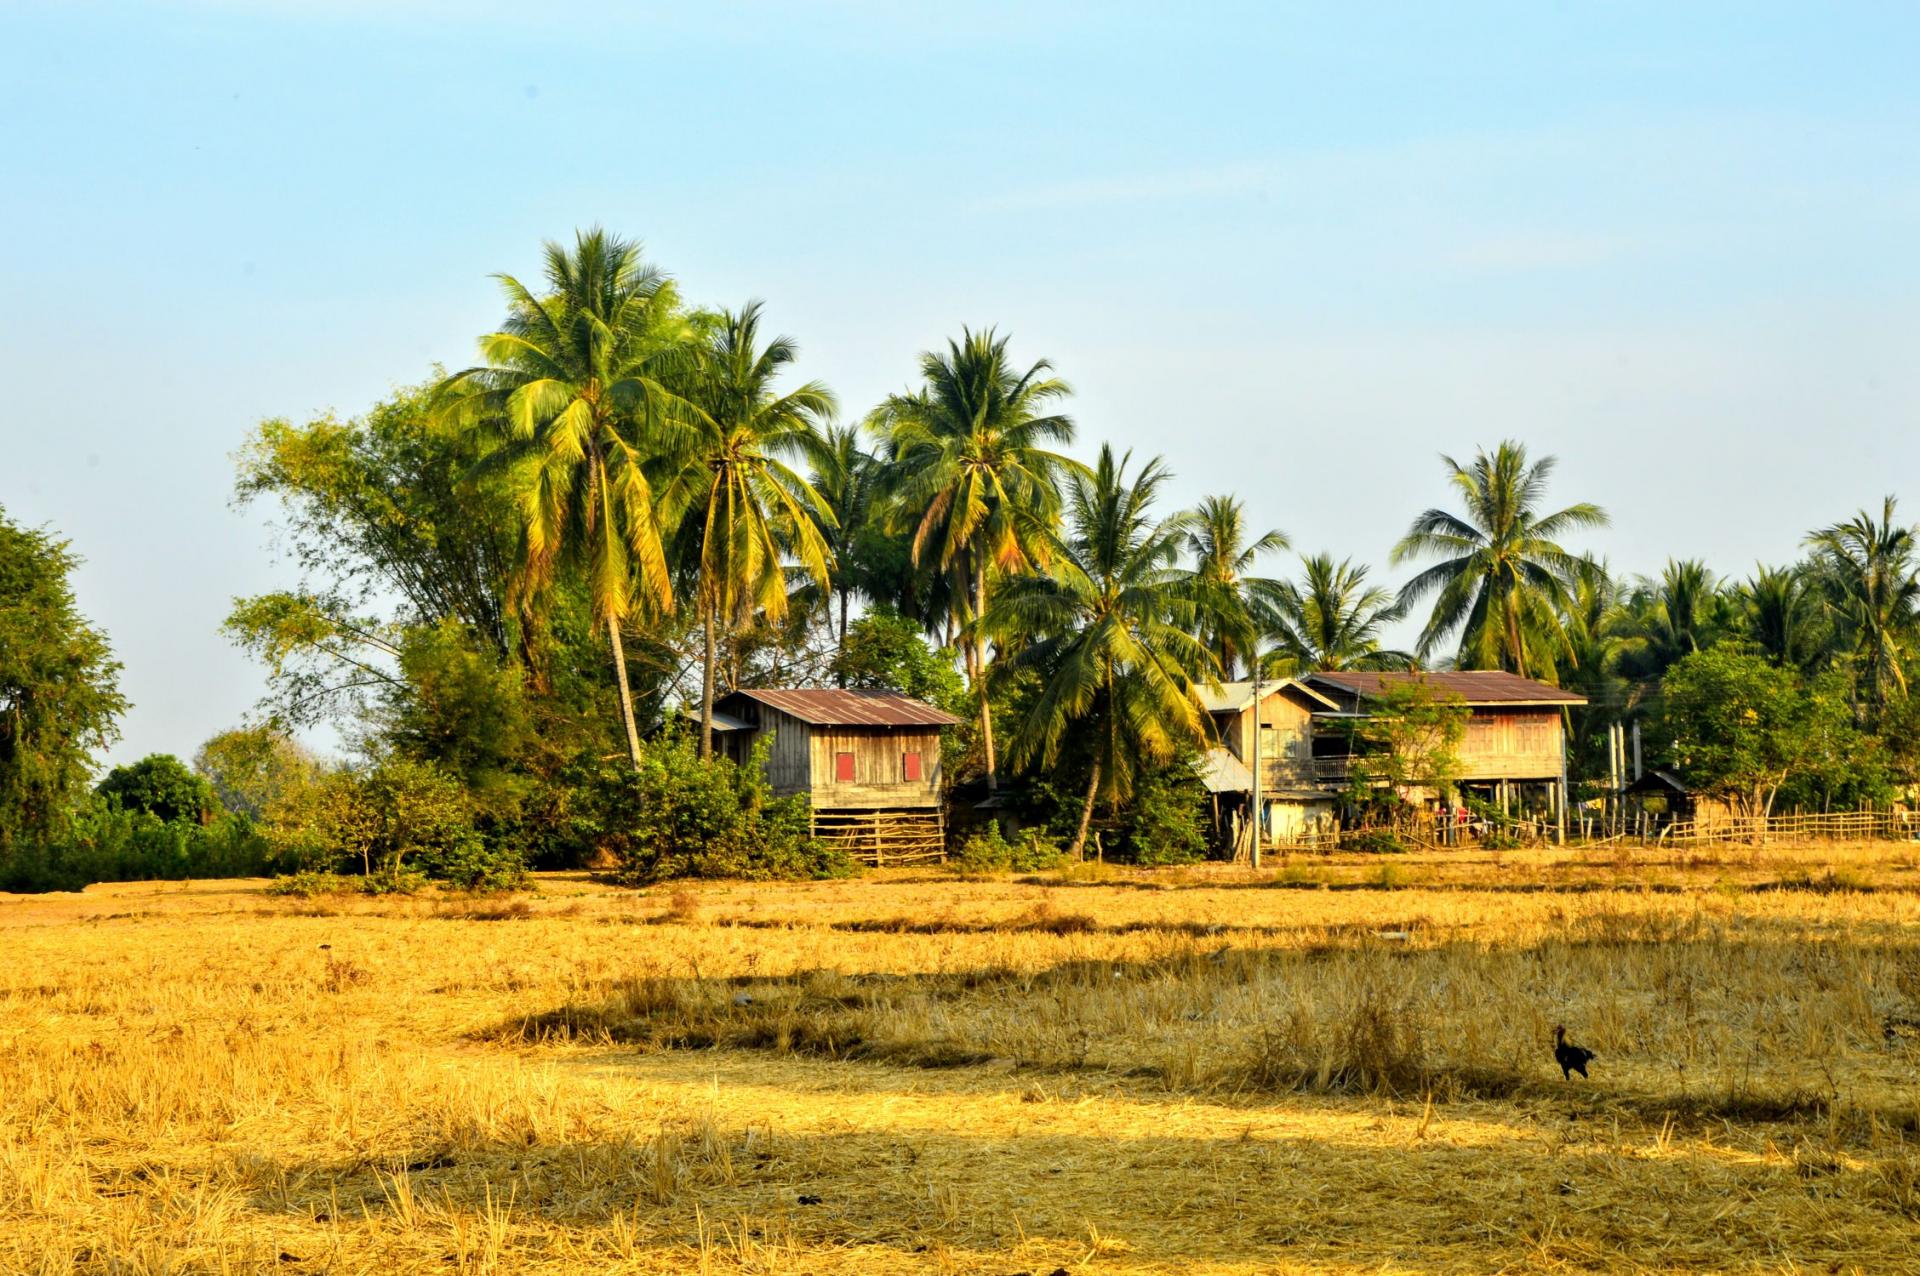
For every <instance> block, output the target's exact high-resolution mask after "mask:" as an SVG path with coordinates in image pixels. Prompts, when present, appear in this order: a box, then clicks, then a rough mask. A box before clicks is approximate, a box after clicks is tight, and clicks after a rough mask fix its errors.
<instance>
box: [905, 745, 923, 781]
mask: <svg viewBox="0 0 1920 1276" xmlns="http://www.w3.org/2000/svg"><path fill="white" fill-rule="evenodd" d="M900 772H901V774H902V775H904V776H906V778H907V781H908V783H913V784H917V783H919V780H920V754H919V753H918V752H917V751H916V752H913V753H903V754H901V755H900Z"/></svg>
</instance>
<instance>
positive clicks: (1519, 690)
mask: <svg viewBox="0 0 1920 1276" xmlns="http://www.w3.org/2000/svg"><path fill="white" fill-rule="evenodd" d="M1416 678H1417V679H1420V680H1423V681H1424V682H1425V683H1426V684H1427V685H1428V686H1430V687H1432V688H1433V689H1434V690H1436V691H1439V692H1441V693H1443V694H1447V695H1456V696H1459V697H1460V698H1461V699H1462V700H1465V701H1466V702H1467V703H1468V704H1485V705H1497V704H1514V705H1518V704H1540V705H1548V704H1550V705H1563V704H1585V703H1586V702H1587V698H1586V697H1585V696H1583V695H1580V694H1578V693H1577V692H1572V691H1567V690H1565V689H1563V688H1560V687H1555V686H1552V685H1550V684H1548V683H1544V682H1535V681H1534V680H1533V679H1532V678H1522V677H1521V676H1520V675H1519V674H1513V673H1503V672H1501V671H1500V670H1497V669H1473V670H1457V671H1453V672H1445V673H1400V672H1389V673H1376V672H1358V671H1356V672H1343V673H1311V674H1308V675H1307V681H1309V682H1317V683H1319V684H1321V685H1322V686H1327V687H1334V688H1337V689H1338V690H1341V691H1344V692H1346V693H1347V694H1349V695H1355V696H1377V695H1379V694H1380V692H1381V690H1382V689H1383V688H1386V687H1393V686H1401V685H1404V684H1405V683H1407V682H1410V681H1412V680H1414V679H1416Z"/></svg>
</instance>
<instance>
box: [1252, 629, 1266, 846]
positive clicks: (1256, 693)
mask: <svg viewBox="0 0 1920 1276" xmlns="http://www.w3.org/2000/svg"><path fill="white" fill-rule="evenodd" d="M1248 663H1249V664H1251V665H1252V666H1253V748H1252V749H1251V750H1249V752H1250V753H1252V754H1253V867H1254V868H1256V869H1257V868H1259V867H1260V833H1261V828H1260V826H1261V825H1262V824H1263V823H1265V821H1264V820H1262V819H1261V818H1260V817H1261V815H1262V814H1264V812H1262V811H1261V809H1260V800H1261V794H1260V644H1259V643H1258V642H1255V643H1254V644H1253V651H1252V652H1251V653H1250V659H1249V661H1248Z"/></svg>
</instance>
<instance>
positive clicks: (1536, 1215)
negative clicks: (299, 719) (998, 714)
mask: <svg viewBox="0 0 1920 1276" xmlns="http://www.w3.org/2000/svg"><path fill="white" fill-rule="evenodd" d="M1915 849H1916V848H1913V847H1905V846H1896V845H1885V844H1883V845H1878V846H1862V847H1854V848H1843V849H1836V848H1833V847H1816V848H1802V849H1791V848H1789V849H1782V848H1776V847H1768V848H1765V849H1763V850H1729V851H1723V852H1719V853H1716V854H1694V855H1690V856H1677V855H1672V854H1664V855H1663V854H1657V853H1655V854H1649V853H1646V852H1638V851H1635V852H1618V851H1611V850H1609V851H1566V852H1531V853H1510V854H1507V855H1503V856H1493V855H1484V854H1476V853H1457V854H1451V855H1434V856H1428V857H1419V856H1405V857H1395V858H1393V859H1392V860H1390V861H1383V860H1381V859H1368V858H1362V857H1334V858H1328V857H1308V858H1294V859H1292V860H1290V861H1283V862H1280V863H1276V864H1273V865H1270V866H1268V867H1267V868H1266V869H1263V870H1262V871H1260V872H1257V873H1256V872H1251V871H1249V870H1246V869H1244V868H1230V867H1224V866H1208V867H1206V868H1199V869H1187V870H1163V871H1158V872H1129V871H1122V870H1109V869H1103V868H1101V867H1099V866H1089V867H1087V868H1085V869H1082V870H1079V871H1075V872H1072V873H1060V874H1044V875H1040V876H1036V877H1028V878H997V879H987V880H959V879H956V878H954V877H951V876H949V875H945V874H942V873H938V872H930V871H920V872H904V871H890V872H883V873H879V874H873V875H869V876H868V877H865V878H862V879H859V880H855V881H846V882H822V883H781V884H741V883H711V884H699V885H686V886H674V887H665V888H660V889H656V890H652V891H646V892H635V891H630V890H623V889H619V888H615V887H611V886H606V885H603V884H600V883H598V882H596V881H594V880H592V879H590V878H588V877H585V876H579V875H573V876H551V877H545V878H542V879H541V880H540V881H539V883H538V887H537V889H536V890H535V891H532V892H530V893H528V894H526V895H523V896H519V897H515V898H513V899H509V900H504V901H503V900H498V899H484V900H470V899H462V898H453V897H447V896H439V895H426V896H420V897H416V898H413V899H387V900H375V899H368V898H363V897H353V898H338V899H334V898H324V897H323V898H319V899H306V900H301V899H292V898H284V897H276V896H270V895H268V894H267V893H266V892H265V883H261V882H206V883H190V884H180V883H166V884H135V885H119V886H97V887H92V888H89V889H88V890H87V891H86V892H84V893H83V894H79V895H49V896H31V897H29V896H0V952H3V953H4V955H5V960H4V962H0V1271H6V1272H32V1273H62V1272H124V1273H163V1272H165V1273H185V1272H252V1271H278V1272H286V1273H295V1272H306V1273H319V1272H329V1273H362V1272H364V1273H385V1272H401V1271H416V1270H428V1271H442V1270H446V1271H476V1272H478V1271H484V1272H571V1271H593V1272H635V1273H664V1272H720V1273H732V1272H755V1273H760V1272H822V1273H825V1272H848V1273H890V1272H954V1273H995V1274H1006V1273H1014V1272H1029V1273H1035V1274H1036V1276H1041V1274H1048V1273H1054V1272H1058V1271H1061V1270H1064V1271H1066V1272H1069V1273H1079V1272H1116V1273H1119V1272H1173V1271H1179V1272H1203V1273H1252V1272H1295V1271H1298V1272H1346V1271H1356V1272H1357V1271H1368V1272H1491V1271H1516V1272H1518V1271H1524V1272H1537V1271H1595V1270H1600V1271H1657V1272H1680V1271H1705V1270H1726V1271H1793V1272H1809V1271H1817V1272H1891V1271H1920V858H1916V854H1915ZM1558 1023H1564V1024H1565V1025H1566V1026H1567V1028H1568V1030H1569V1035H1570V1037H1571V1039H1572V1040H1574V1041H1577V1042H1579V1043H1580V1044H1582V1045H1584V1046H1586V1047H1588V1048H1590V1049H1592V1050H1594V1051H1595V1052H1597V1056H1598V1057H1597V1059H1596V1060H1595V1062H1594V1063H1593V1065H1592V1067H1591V1069H1590V1071H1591V1074H1592V1075H1591V1078H1590V1079H1589V1080H1585V1081H1583V1080H1581V1079H1580V1078H1579V1077H1578V1076H1577V1075H1576V1076H1575V1077H1573V1078H1572V1080H1570V1081H1568V1080H1563V1079H1562V1077H1561V1072H1560V1068H1559V1067H1558V1066H1557V1065H1556V1064H1555V1062H1554V1060H1553V1048H1552V1043H1553V1028H1554V1026H1555V1024H1558Z"/></svg>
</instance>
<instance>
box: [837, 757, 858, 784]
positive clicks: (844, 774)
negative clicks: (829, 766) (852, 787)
mask: <svg viewBox="0 0 1920 1276" xmlns="http://www.w3.org/2000/svg"><path fill="white" fill-rule="evenodd" d="M833 778H834V779H836V780H838V781H840V782H841V783H842V784H845V783H847V782H848V781H850V780H852V779H853V755H852V754H851V753H836V754H834V755H833Z"/></svg>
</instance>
